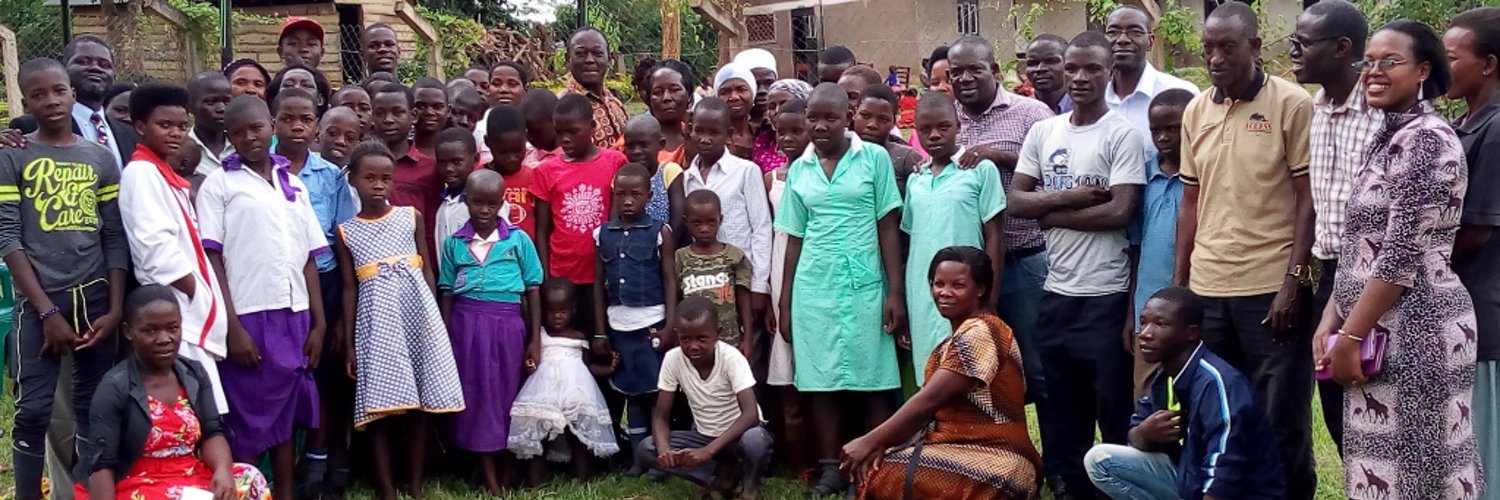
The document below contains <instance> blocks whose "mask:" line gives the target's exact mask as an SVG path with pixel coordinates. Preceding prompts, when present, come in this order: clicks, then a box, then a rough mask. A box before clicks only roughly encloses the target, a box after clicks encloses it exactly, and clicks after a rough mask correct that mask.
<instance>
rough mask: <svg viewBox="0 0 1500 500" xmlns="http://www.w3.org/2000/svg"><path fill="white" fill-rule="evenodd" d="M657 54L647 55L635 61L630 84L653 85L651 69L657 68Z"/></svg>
mask: <svg viewBox="0 0 1500 500" xmlns="http://www.w3.org/2000/svg"><path fill="white" fill-rule="evenodd" d="M656 63H657V59H656V56H650V55H648V56H645V57H642V58H641V59H640V60H639V61H636V62H635V69H634V70H633V71H631V73H630V84H631V85H634V86H635V88H638V89H639V88H646V87H650V86H651V70H652V69H655V68H656Z"/></svg>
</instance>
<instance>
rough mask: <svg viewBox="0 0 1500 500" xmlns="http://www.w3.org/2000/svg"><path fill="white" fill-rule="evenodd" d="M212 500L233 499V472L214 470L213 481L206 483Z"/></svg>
mask: <svg viewBox="0 0 1500 500" xmlns="http://www.w3.org/2000/svg"><path fill="white" fill-rule="evenodd" d="M208 488H209V491H212V492H213V494H214V500H235V490H234V474H232V473H231V472H230V471H227V470H216V471H214V478H213V481H210V482H209V483H208Z"/></svg>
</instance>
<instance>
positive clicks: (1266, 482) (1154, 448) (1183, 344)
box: [1083, 287, 1286, 499]
mask: <svg viewBox="0 0 1500 500" xmlns="http://www.w3.org/2000/svg"><path fill="white" fill-rule="evenodd" d="M1203 308H1204V306H1203V299H1202V298H1199V297H1198V296H1197V295H1196V294H1194V293H1193V292H1191V291H1189V290H1188V289H1186V288H1182V287H1168V288H1163V289H1161V290H1159V291H1157V292H1156V293H1154V294H1152V296H1151V299H1150V300H1149V301H1147V302H1146V306H1145V308H1143V309H1142V310H1141V333H1140V339H1139V340H1140V341H1139V346H1138V350H1139V351H1140V352H1141V354H1142V355H1143V356H1144V357H1145V358H1146V360H1147V361H1149V362H1151V363H1161V366H1160V367H1159V368H1157V369H1156V371H1155V373H1154V374H1153V375H1152V378H1151V390H1150V391H1149V392H1148V394H1147V395H1146V397H1143V398H1141V399H1140V402H1138V403H1136V407H1135V414H1134V415H1133V416H1131V427H1132V428H1131V429H1130V445H1129V446H1125V445H1118V444H1100V445H1096V446H1094V447H1093V449H1091V450H1089V451H1088V454H1087V455H1085V457H1084V459H1083V460H1084V468H1085V469H1087V471H1088V475H1089V480H1090V481H1091V482H1092V483H1093V486H1094V487H1096V488H1099V489H1100V490H1102V491H1103V492H1104V493H1105V494H1107V495H1109V496H1111V497H1113V498H1133V497H1144V498H1203V497H1214V498H1268V499H1269V498H1285V494H1286V493H1285V488H1286V485H1285V483H1284V482H1283V480H1282V474H1281V460H1280V451H1278V449H1277V447H1276V444H1275V443H1276V439H1275V435H1274V434H1272V433H1271V426H1270V423H1269V422H1268V421H1267V419H1266V416H1265V413H1264V411H1263V410H1262V409H1261V407H1260V405H1259V404H1257V402H1256V401H1255V397H1256V396H1255V386H1253V385H1251V383H1250V380H1249V379H1247V378H1245V375H1244V374H1241V373H1240V372H1239V370H1236V369H1234V367H1233V366H1231V365H1230V364H1229V363H1228V362H1226V361H1224V359H1223V358H1220V357H1219V356H1217V355H1215V354H1214V353H1213V352H1210V351H1209V350H1208V349H1207V348H1206V347H1205V346H1204V345H1203V342H1202V341H1201V340H1199V334H1200V332H1201V329H1202V326H1203ZM1174 457H1175V458H1174Z"/></svg>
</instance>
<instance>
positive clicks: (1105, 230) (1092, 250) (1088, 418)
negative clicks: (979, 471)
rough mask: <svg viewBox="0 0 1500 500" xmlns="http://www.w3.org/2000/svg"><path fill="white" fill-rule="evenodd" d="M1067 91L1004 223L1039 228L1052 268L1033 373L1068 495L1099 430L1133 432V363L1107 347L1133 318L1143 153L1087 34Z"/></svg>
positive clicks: (1030, 147) (1104, 61)
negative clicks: (1131, 233)
mask: <svg viewBox="0 0 1500 500" xmlns="http://www.w3.org/2000/svg"><path fill="white" fill-rule="evenodd" d="M1063 59H1064V66H1065V67H1066V68H1067V69H1066V72H1067V74H1068V75H1069V78H1070V79H1071V80H1072V81H1071V82H1070V83H1069V85H1068V88H1069V92H1070V93H1071V97H1072V99H1073V105H1074V108H1073V111H1072V112H1071V113H1068V114H1065V115H1062V116H1058V117H1054V118H1049V119H1047V120H1044V121H1042V122H1040V123H1038V124H1036V125H1035V126H1033V127H1032V128H1031V130H1030V131H1029V132H1028V133H1027V135H1026V140H1025V142H1024V143H1023V145H1022V147H1021V154H1020V159H1019V161H1018V163H1017V166H1016V175H1015V177H1014V178H1013V179H1012V182H1011V186H1010V189H1009V191H1007V192H1006V198H1008V199H1009V200H1010V206H1009V208H1008V209H1007V211H1008V212H1010V215H1011V216H1014V217H1020V218H1025V219H1038V220H1040V221H1041V222H1042V227H1046V228H1049V229H1047V230H1046V238H1047V250H1048V252H1049V255H1050V257H1049V258H1050V259H1051V265H1050V266H1049V269H1048V274H1047V278H1046V280H1045V283H1044V285H1043V289H1044V290H1045V293H1043V295H1042V297H1041V312H1040V319H1039V323H1038V324H1039V325H1040V326H1041V328H1042V331H1047V332H1054V333H1053V335H1049V336H1047V337H1046V338H1044V339H1042V342H1041V354H1042V370H1043V372H1044V373H1045V375H1044V376H1045V378H1046V380H1047V387H1048V391H1047V393H1048V394H1049V399H1048V403H1049V404H1051V405H1052V407H1053V409H1055V410H1056V411H1055V413H1054V418H1052V419H1049V420H1046V421H1043V422H1042V425H1043V429H1044V430H1043V432H1042V436H1044V438H1050V439H1045V440H1044V442H1043V444H1042V446H1043V447H1045V448H1046V449H1047V454H1049V455H1052V456H1053V457H1055V458H1059V459H1060V462H1058V463H1061V464H1064V466H1063V467H1061V469H1062V470H1051V469H1049V470H1048V471H1047V473H1048V474H1049V475H1055V476H1058V477H1060V478H1061V480H1062V481H1063V482H1064V484H1065V485H1066V487H1067V488H1068V489H1069V490H1072V491H1088V488H1090V486H1089V484H1088V477H1087V475H1086V474H1084V471H1083V470H1081V468H1080V467H1079V464H1081V463H1082V459H1083V454H1084V453H1086V452H1087V451H1088V448H1089V445H1091V444H1093V440H1094V427H1095V424H1096V423H1097V425H1098V427H1099V430H1100V435H1101V436H1102V437H1103V440H1104V442H1106V443H1124V442H1125V439H1126V432H1127V431H1128V430H1129V422H1130V392H1131V391H1130V370H1131V369H1130V364H1131V361H1130V355H1129V353H1127V352H1126V351H1124V350H1123V349H1118V348H1116V346H1118V344H1116V343H1115V342H1114V339H1115V338H1117V336H1118V335H1119V334H1120V333H1119V332H1120V331H1122V329H1123V328H1124V327H1125V318H1124V317H1123V316H1120V312H1122V311H1127V310H1128V308H1129V307H1130V297H1129V294H1128V292H1129V281H1130V262H1129V258H1128V257H1127V256H1126V254H1125V250H1126V248H1127V246H1128V243H1129V242H1128V240H1127V238H1126V228H1127V227H1128V226H1129V225H1130V220H1131V218H1132V217H1134V215H1135V212H1136V210H1137V205H1138V202H1139V200H1140V196H1141V183H1142V182H1144V181H1145V179H1146V175H1145V173H1144V169H1143V167H1144V164H1145V160H1144V158H1143V157H1142V152H1141V150H1142V148H1143V147H1144V145H1143V141H1142V140H1141V138H1140V136H1139V133H1138V132H1136V131H1135V128H1134V127H1132V126H1131V124H1130V120H1128V119H1126V118H1125V117H1124V115H1121V114H1119V113H1115V112H1112V111H1110V110H1109V107H1108V106H1107V105H1106V104H1105V102H1104V91H1105V87H1106V85H1108V83H1109V78H1110V72H1111V71H1112V70H1113V67H1114V57H1113V56H1112V55H1110V51H1109V43H1108V41H1106V40H1105V39H1104V36H1103V35H1100V34H1098V33H1094V32H1084V33H1083V34H1081V35H1078V37H1076V38H1074V39H1073V42H1072V43H1071V44H1070V45H1069V46H1068V49H1067V51H1066V52H1065V53H1064V54H1063Z"/></svg>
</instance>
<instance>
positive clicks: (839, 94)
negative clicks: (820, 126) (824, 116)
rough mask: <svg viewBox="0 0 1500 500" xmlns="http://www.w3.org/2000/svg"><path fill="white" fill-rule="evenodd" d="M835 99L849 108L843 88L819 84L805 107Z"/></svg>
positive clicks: (847, 98)
mask: <svg viewBox="0 0 1500 500" xmlns="http://www.w3.org/2000/svg"><path fill="white" fill-rule="evenodd" d="M835 98H837V99H838V100H840V101H843V103H844V109H845V110H847V109H848V108H849V94H847V93H845V92H844V88H843V87H840V86H839V84H837V83H826V82H825V83H821V84H818V86H817V87H813V91H812V94H810V95H808V96H807V106H808V107H812V103H813V101H817V100H821V99H828V100H833V99H835ZM703 100H705V101H707V100H708V98H704V99H703ZM698 105H699V106H702V105H703V103H701V102H700V103H698Z"/></svg>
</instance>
